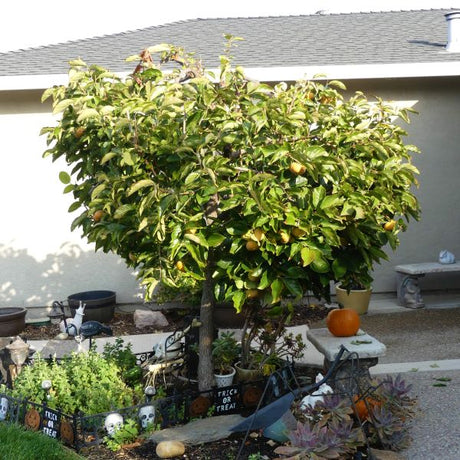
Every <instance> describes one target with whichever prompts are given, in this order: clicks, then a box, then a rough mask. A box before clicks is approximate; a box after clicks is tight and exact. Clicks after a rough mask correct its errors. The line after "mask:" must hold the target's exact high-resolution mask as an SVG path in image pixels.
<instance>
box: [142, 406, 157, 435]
mask: <svg viewBox="0 0 460 460" xmlns="http://www.w3.org/2000/svg"><path fill="white" fill-rule="evenodd" d="M138 416H139V421H140V423H141V426H142V428H144V429H145V428H147V427H148V426H149V425H150V426H152V425H153V422H154V421H155V407H154V406H152V405H148V406H143V407H141V408H140V409H139V414H138Z"/></svg>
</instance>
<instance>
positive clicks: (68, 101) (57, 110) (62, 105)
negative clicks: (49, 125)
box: [53, 99, 73, 115]
mask: <svg viewBox="0 0 460 460" xmlns="http://www.w3.org/2000/svg"><path fill="white" fill-rule="evenodd" d="M72 104H73V100H72V99H64V100H63V101H60V102H58V103H57V104H56V105H55V106H53V114H54V115H55V114H57V113H60V112H63V111H64V110H65V109H66V108H67V107H69V106H70V105H72Z"/></svg>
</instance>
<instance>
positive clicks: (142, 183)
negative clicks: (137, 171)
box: [128, 179, 155, 196]
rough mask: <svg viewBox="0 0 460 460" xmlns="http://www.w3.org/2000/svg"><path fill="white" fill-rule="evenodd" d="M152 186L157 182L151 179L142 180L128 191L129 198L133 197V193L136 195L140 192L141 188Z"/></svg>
mask: <svg viewBox="0 0 460 460" xmlns="http://www.w3.org/2000/svg"><path fill="white" fill-rule="evenodd" d="M152 185H155V182H153V180H151V179H142V180H140V181H138V182H136V183H135V184H133V185H131V187H129V190H128V196H131V195H132V194H133V193H136V192H137V191H138V190H140V189H141V188H145V187H151V186H152Z"/></svg>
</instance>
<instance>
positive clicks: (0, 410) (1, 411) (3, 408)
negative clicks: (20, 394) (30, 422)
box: [0, 396, 9, 422]
mask: <svg viewBox="0 0 460 460" xmlns="http://www.w3.org/2000/svg"><path fill="white" fill-rule="evenodd" d="M8 406H9V402H8V399H7V398H5V397H4V396H2V398H1V399H0V421H1V422H3V421H4V420H6V416H7V414H8Z"/></svg>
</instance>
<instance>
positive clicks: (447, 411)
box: [362, 308, 460, 460]
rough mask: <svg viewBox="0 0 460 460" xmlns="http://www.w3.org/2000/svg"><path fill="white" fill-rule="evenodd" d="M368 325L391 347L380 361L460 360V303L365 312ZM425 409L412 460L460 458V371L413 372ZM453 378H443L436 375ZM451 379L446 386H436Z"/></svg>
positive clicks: (415, 431)
mask: <svg viewBox="0 0 460 460" xmlns="http://www.w3.org/2000/svg"><path fill="white" fill-rule="evenodd" d="M362 328H363V329H364V330H365V331H366V332H368V333H369V334H371V335H372V336H374V337H376V338H377V339H378V340H380V341H381V342H383V343H384V344H385V345H386V346H387V354H386V356H384V357H382V358H381V359H380V360H379V362H380V363H404V362H418V361H431V360H444V359H460V308H446V309H435V308H433V309H422V310H410V311H407V312H401V313H387V314H375V315H369V316H363V317H362ZM403 377H404V379H405V380H406V381H407V382H409V383H411V384H412V385H413V388H412V392H411V395H413V396H416V397H417V399H418V407H419V413H418V415H417V417H416V419H415V420H414V424H413V427H412V430H411V435H412V437H413V441H412V444H411V446H410V448H409V449H407V450H406V451H404V452H403V455H405V456H406V457H407V459H408V460H438V459H439V460H459V459H460V371H437V370H436V368H433V371H430V372H407V373H404V374H403ZM440 378H441V379H450V380H449V381H446V382H443V381H439V380H436V379H440ZM439 384H445V385H446V386H433V385H439Z"/></svg>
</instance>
